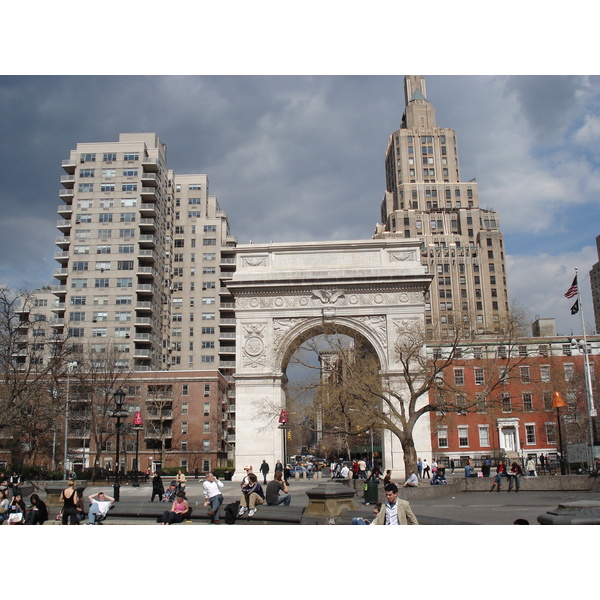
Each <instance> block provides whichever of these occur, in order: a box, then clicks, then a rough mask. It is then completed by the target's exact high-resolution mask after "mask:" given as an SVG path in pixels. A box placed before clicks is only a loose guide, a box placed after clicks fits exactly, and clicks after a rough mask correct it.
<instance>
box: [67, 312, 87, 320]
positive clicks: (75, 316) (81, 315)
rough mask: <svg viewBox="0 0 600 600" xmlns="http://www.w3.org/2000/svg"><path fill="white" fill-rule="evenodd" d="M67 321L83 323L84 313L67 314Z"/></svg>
mask: <svg viewBox="0 0 600 600" xmlns="http://www.w3.org/2000/svg"><path fill="white" fill-rule="evenodd" d="M69 321H85V313H84V312H72V313H69Z"/></svg>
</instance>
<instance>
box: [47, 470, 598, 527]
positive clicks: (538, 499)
mask: <svg viewBox="0 0 600 600" xmlns="http://www.w3.org/2000/svg"><path fill="white" fill-rule="evenodd" d="M454 477H460V475H459V474H456V475H455V476H454ZM328 481H330V480H329V479H313V480H310V481H306V480H300V481H291V482H290V486H289V487H290V492H291V494H292V503H291V505H290V506H289V507H283V506H279V507H266V506H260V507H259V508H258V511H257V513H256V515H255V516H254V518H253V519H252V521H248V520H247V519H239V520H238V521H236V525H237V524H261V523H262V524H277V521H272V520H271V521H269V522H267V521H263V520H262V519H261V513H262V515H263V517H264V516H265V515H268V514H269V511H271V514H272V513H273V511H277V512H278V513H279V514H284V515H285V514H289V515H290V516H297V517H298V518H299V516H300V514H301V513H302V510H303V509H304V508H306V507H307V506H308V496H307V494H306V492H307V491H308V490H310V489H313V488H315V487H316V486H318V485H319V484H321V483H325V482H328ZM223 483H224V487H223V495H224V498H225V500H224V502H223V506H222V511H221V523H222V525H221V526H222V527H223V526H225V527H227V525H226V524H225V522H224V508H225V506H226V505H227V504H228V503H230V502H235V501H236V500H239V497H240V484H239V482H231V481H226V482H223ZM339 485H343V484H341V483H340V484H339ZM428 487H429V485H428V482H427V481H426V482H425V483H424V484H423V485H422V487H421V489H422V488H428ZM101 490H102V491H105V492H106V493H107V494H109V495H112V494H113V488H112V485H106V484H104V485H99V484H97V485H94V486H89V487H87V488H86V490H85V493H84V495H85V498H86V509H87V507H88V502H87V496H89V495H91V494H95V493H96V492H98V491H101ZM186 491H187V496H188V501H189V503H190V506H192V507H193V509H194V517H195V518H192V519H191V520H190V521H187V522H186V523H185V525H186V526H187V525H209V524H210V523H209V521H208V519H206V518H197V517H198V516H201V515H205V514H206V511H207V509H206V508H204V506H203V503H204V495H203V493H202V482H201V480H195V479H193V478H190V479H188V484H187V487H186ZM419 491H420V489H419V488H417V489H416V490H410V499H409V501H410V504H411V507H412V509H413V511H414V513H415V514H416V516H417V518H418V519H419V521H420V522H421V523H422V524H424V525H511V524H512V523H513V522H514V521H515V519H518V518H520V519H527V520H528V521H529V523H530V524H531V525H538V521H537V517H538V516H539V515H541V514H544V513H546V512H547V511H551V510H554V509H556V508H557V506H558V505H559V504H561V503H565V502H575V501H582V500H585V501H600V493H599V492H592V491H547V492H537V491H523V490H521V491H520V492H519V493H515V492H514V491H513V492H510V493H509V492H506V491H505V490H504V489H503V490H502V491H501V492H499V493H498V492H491V493H490V492H459V493H452V492H450V490H449V492H450V493H448V494H445V495H441V496H437V497H434V498H431V497H426V494H419ZM413 492H414V493H413ZM151 493H152V489H151V486H150V484H147V483H141V484H140V487H132V486H130V485H122V486H121V494H120V501H119V502H118V503H116V504H117V508H116V509H115V510H114V511H112V512H111V514H110V516H109V518H108V519H107V520H106V521H105V525H125V524H127V525H148V524H155V523H156V516H152V517H143V516H136V515H140V514H142V515H143V514H147V513H148V511H152V512H153V513H156V514H160V513H162V511H163V510H167V509H168V508H169V507H170V503H165V502H158V501H156V500H155V502H154V503H153V504H152V503H150V496H151ZM40 496H42V497H43V495H42V494H40ZM404 497H405V498H406V496H404ZM355 503H356V507H357V511H359V512H360V513H361V514H364V516H366V517H370V516H371V513H372V506H368V505H365V503H364V500H363V498H362V494H360V493H359V494H357V495H356V497H355ZM57 512H58V507H57V506H51V507H50V517H51V518H50V520H49V521H48V522H47V524H48V525H50V524H52V525H53V524H58V523H57V522H56V521H55V520H54V517H55V516H56V514H57ZM113 513H114V514H113ZM292 520H293V519H292Z"/></svg>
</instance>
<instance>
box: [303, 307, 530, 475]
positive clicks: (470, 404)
mask: <svg viewBox="0 0 600 600" xmlns="http://www.w3.org/2000/svg"><path fill="white" fill-rule="evenodd" d="M457 322H458V320H457V319H455V320H454V323H455V327H454V329H453V330H452V334H453V337H452V339H445V340H444V342H443V343H439V344H430V345H427V341H426V339H425V332H424V329H423V327H422V326H421V325H420V324H414V323H409V324H406V325H404V326H402V328H401V329H400V330H399V331H398V342H397V344H396V346H395V348H394V353H395V358H396V360H397V365H398V367H399V368H398V369H397V372H396V374H395V376H394V377H391V376H389V375H387V376H382V374H381V368H380V365H379V361H378V359H377V356H376V355H375V353H374V351H373V349H372V348H370V347H369V346H368V345H367V344H365V343H364V342H363V341H361V340H358V339H356V340H354V341H353V342H351V343H348V341H347V337H346V338H344V336H340V335H337V334H336V333H335V332H332V331H331V330H329V331H325V332H324V333H323V335H324V336H325V337H326V338H327V345H328V346H329V347H331V348H333V351H334V352H336V353H338V355H339V357H340V360H341V363H342V364H343V368H342V369H341V371H340V376H339V377H336V378H329V379H323V378H316V379H314V378H313V380H312V382H311V383H309V384H308V386H309V388H312V389H314V390H315V397H318V398H319V402H318V404H319V405H320V406H321V410H323V414H324V416H323V427H322V431H323V432H324V433H327V434H329V435H335V434H338V435H339V434H340V433H341V434H345V435H347V436H356V435H360V434H363V433H365V432H366V431H368V430H370V429H376V430H380V431H381V430H388V431H390V432H391V433H393V434H394V435H395V436H396V437H397V438H398V439H399V441H400V443H401V445H402V449H403V453H404V464H405V469H406V472H407V473H408V472H409V471H410V470H411V469H413V470H416V463H417V455H416V449H415V440H414V432H415V426H416V424H417V423H418V421H419V420H420V419H421V418H422V417H423V416H424V415H426V414H428V413H432V412H434V411H436V412H440V413H451V412H458V411H463V412H469V411H476V410H478V409H481V406H482V402H484V403H486V405H487V406H492V405H493V404H494V403H495V402H498V401H501V400H500V398H501V396H498V395H497V394H498V392H501V390H502V389H503V388H504V386H505V385H506V383H507V382H508V381H509V380H510V378H511V377H513V376H514V372H515V370H516V369H517V367H518V365H519V364H520V363H521V362H522V360H523V359H522V358H521V357H519V353H518V351H517V345H518V341H519V338H520V335H521V331H522V325H521V323H520V322H519V321H518V320H517V319H515V318H513V319H511V320H509V321H507V322H506V323H504V324H503V327H502V328H499V329H501V331H500V333H498V335H497V336H495V337H494V338H493V339H492V338H483V337H482V338H480V337H478V334H477V330H476V328H474V327H472V326H471V323H470V322H469V321H468V320H465V321H461V323H462V325H461V326H460V327H459V326H457V325H456V323H457ZM486 342H487V344H488V345H486ZM311 343H312V344H313V346H312V347H313V349H315V350H318V345H319V342H311ZM315 344H316V345H315ZM480 351H481V357H480V359H479V360H480V365H481V367H480V368H481V371H482V376H483V379H482V381H481V385H480V386H479V392H478V394H477V395H476V396H473V397H468V396H466V395H465V393H464V391H462V389H461V390H460V392H459V390H458V387H457V386H455V384H454V382H453V381H452V380H451V379H450V378H449V377H448V373H450V372H451V370H452V369H451V367H453V366H454V365H460V364H463V363H462V362H461V360H462V359H463V358H466V357H469V358H472V357H473V356H475V357H476V358H477V356H478V353H479V352H480ZM305 364H306V365H309V362H306V363H305ZM315 368H319V367H315ZM317 389H318V390H319V391H318V393H317V392H316V390H317ZM292 410H293V411H296V412H295V415H297V414H298V413H300V414H301V413H302V411H305V410H307V408H306V406H302V407H301V408H300V409H298V408H297V407H295V406H294V407H293V408H292Z"/></svg>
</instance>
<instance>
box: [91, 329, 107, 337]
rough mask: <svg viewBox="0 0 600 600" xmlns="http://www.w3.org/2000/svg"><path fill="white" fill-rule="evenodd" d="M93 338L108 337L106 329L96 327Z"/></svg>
mask: <svg viewBox="0 0 600 600" xmlns="http://www.w3.org/2000/svg"><path fill="white" fill-rule="evenodd" d="M92 337H106V327H94V328H93V329H92Z"/></svg>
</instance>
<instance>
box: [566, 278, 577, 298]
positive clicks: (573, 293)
mask: <svg viewBox="0 0 600 600" xmlns="http://www.w3.org/2000/svg"><path fill="white" fill-rule="evenodd" d="M574 296H577V275H575V279H573V283H572V284H571V287H570V288H569V289H568V290H567V293H566V294H565V298H573V297H574Z"/></svg>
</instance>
